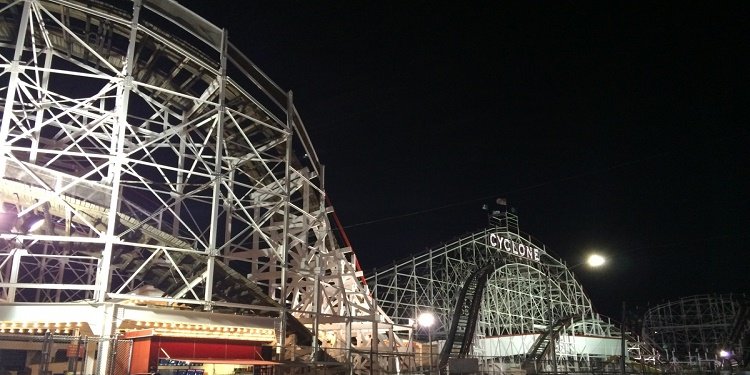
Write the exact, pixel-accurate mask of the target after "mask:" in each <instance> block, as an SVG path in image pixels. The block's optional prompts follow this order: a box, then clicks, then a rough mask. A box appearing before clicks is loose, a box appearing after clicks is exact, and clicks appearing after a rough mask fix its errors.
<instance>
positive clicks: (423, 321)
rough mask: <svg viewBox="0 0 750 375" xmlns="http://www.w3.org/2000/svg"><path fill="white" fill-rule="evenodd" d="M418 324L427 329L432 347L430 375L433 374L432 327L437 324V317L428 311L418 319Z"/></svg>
mask: <svg viewBox="0 0 750 375" xmlns="http://www.w3.org/2000/svg"><path fill="white" fill-rule="evenodd" d="M417 323H419V326H420V327H424V328H427V341H428V342H429V345H430V361H429V370H428V371H429V373H432V325H433V324H435V315H433V314H432V313H431V312H429V311H426V312H423V313H421V314H419V316H418V317H417Z"/></svg>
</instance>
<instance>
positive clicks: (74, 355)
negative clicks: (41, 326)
mask: <svg viewBox="0 0 750 375" xmlns="http://www.w3.org/2000/svg"><path fill="white" fill-rule="evenodd" d="M99 353H107V355H105V356H101V355H99ZM132 353H133V342H132V340H123V339H119V338H117V337H112V338H99V337H85V336H71V335H57V334H52V333H50V332H46V333H41V332H39V333H36V334H24V333H3V334H0V375H57V374H60V375H79V374H80V375H84V374H86V375H88V374H106V375H128V374H129V373H130V360H131V357H132Z"/></svg>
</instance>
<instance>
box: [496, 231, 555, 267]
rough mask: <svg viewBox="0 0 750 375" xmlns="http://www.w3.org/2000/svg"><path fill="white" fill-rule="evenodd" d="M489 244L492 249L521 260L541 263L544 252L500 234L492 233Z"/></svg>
mask: <svg viewBox="0 0 750 375" xmlns="http://www.w3.org/2000/svg"><path fill="white" fill-rule="evenodd" d="M487 244H488V245H489V246H490V247H492V248H495V249H498V250H500V251H503V252H506V253H508V254H513V255H515V256H518V257H521V258H526V259H530V260H533V261H535V262H538V261H539V257H540V256H541V254H542V253H543V252H544V251H542V250H540V249H539V248H538V247H535V246H532V245H527V244H524V243H521V242H516V241H513V240H512V239H510V238H506V237H503V236H501V235H500V234H498V233H490V234H489V235H488V236H487Z"/></svg>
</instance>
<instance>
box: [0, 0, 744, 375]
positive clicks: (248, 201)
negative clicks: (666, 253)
mask: <svg viewBox="0 0 750 375" xmlns="http://www.w3.org/2000/svg"><path fill="white" fill-rule="evenodd" d="M0 68H1V70H0V91H2V92H0V108H1V109H0V110H1V111H2V122H1V123H0V372H5V371H8V372H10V373H11V374H13V375H15V374H27V373H34V374H37V373H38V374H44V375H46V374H50V373H63V372H69V373H72V374H79V373H80V374H87V375H88V374H96V375H104V374H116V375H125V374H129V375H130V374H145V373H153V372H159V373H160V374H163V375H172V374H175V375H178V374H179V375H182V374H186V375H187V374H191V375H193V374H194V375H201V374H204V373H205V374H240V373H255V374H269V373H275V374H298V373H314V372H318V373H327V374H338V373H342V374H343V373H348V374H380V373H409V372H415V371H433V372H437V371H438V369H439V370H440V371H443V370H445V369H447V368H452V369H453V370H454V371H455V370H457V366H458V364H459V363H464V364H468V365H469V366H475V367H476V369H477V370H481V371H483V372H485V373H492V372H500V371H503V372H508V371H526V372H563V371H565V372H592V371H615V370H616V369H618V368H619V369H620V370H626V371H629V372H645V371H656V370H657V369H663V368H665V367H664V366H666V365H667V362H665V358H667V357H666V355H665V354H660V352H659V351H658V350H657V349H656V348H657V346H654V345H653V344H652V342H651V341H649V340H647V339H644V338H643V337H642V336H641V337H639V336H638V335H636V334H635V331H633V332H631V333H626V334H623V333H622V332H621V330H620V329H619V327H620V325H619V324H617V323H613V322H611V321H610V320H609V319H607V318H605V317H602V316H599V315H598V314H597V313H596V312H595V311H594V309H593V307H592V303H591V301H590V300H589V298H588V297H587V296H586V294H585V293H584V290H583V288H582V286H581V285H580V284H579V283H578V282H577V280H576V279H575V275H574V274H573V272H571V269H570V268H569V267H567V266H566V265H565V263H564V262H561V261H560V260H558V259H555V258H554V257H552V256H550V254H549V253H548V251H546V247H545V246H544V245H542V244H541V243H540V242H538V241H536V240H533V239H532V238H531V237H530V236H528V235H526V234H523V233H522V232H520V231H519V229H518V218H517V217H516V216H515V215H514V214H512V213H507V212H502V213H498V214H497V215H491V217H490V225H489V226H488V227H487V228H486V229H484V230H481V231H479V232H476V233H473V234H470V235H467V236H465V237H463V238H461V239H459V240H457V241H454V242H451V243H450V244H448V245H445V246H443V247H441V248H436V249H431V250H429V251H427V252H424V253H421V254H418V255H415V256H413V257H410V258H409V259H408V260H405V261H402V262H397V263H394V265H393V267H392V268H389V269H381V270H378V271H376V272H375V273H374V274H372V275H369V276H368V277H367V278H366V279H365V275H364V273H363V272H362V270H361V268H360V267H359V264H358V261H357V257H356V255H355V254H354V252H353V251H352V248H351V245H350V244H349V243H348V241H347V240H346V237H345V236H343V231H335V230H333V228H334V227H335V225H336V223H337V220H336V218H335V212H334V210H333V208H332V206H331V204H330V203H329V201H328V199H327V197H326V194H325V189H324V175H323V171H324V169H323V167H322V165H321V163H320V161H319V160H318V158H317V154H316V152H315V149H314V147H313V145H312V142H311V140H310V138H309V137H308V135H307V131H306V128H305V126H304V124H303V122H302V119H301V118H300V116H299V113H298V111H297V108H296V106H295V102H294V100H293V95H292V93H291V92H290V91H285V90H283V89H281V88H280V87H279V86H278V85H277V84H276V83H274V82H273V80H271V78H269V77H268V76H267V75H266V74H265V73H263V72H262V71H261V70H260V69H259V68H258V67H257V66H256V65H255V64H254V63H253V62H252V61H251V60H250V59H248V58H247V57H246V56H245V55H244V54H243V53H242V52H241V51H239V50H238V49H237V48H236V47H235V46H234V45H233V44H232V43H231V42H230V39H229V32H228V31H227V30H225V29H221V28H219V27H217V26H215V25H213V24H211V23H209V22H207V21H205V20H204V19H202V18H201V17H200V16H198V15H196V14H194V13H193V12H191V11H190V10H188V9H186V8H184V7H183V6H181V5H179V4H178V3H176V2H174V1H171V0H134V1H126V0H112V1H106V2H104V1H96V0H87V1H77V0H17V1H9V0H0ZM467 276H468V278H467ZM733 306H734V305H733ZM426 311H430V312H432V313H433V314H434V316H435V317H436V320H437V322H436V324H435V325H434V326H432V327H430V328H429V329H426V327H420V326H418V325H417V324H416V323H415V320H414V319H415V317H416V316H417V315H418V314H419V313H421V312H426ZM660 311H662V310H660ZM664 311H667V310H663V311H662V312H660V313H659V314H656V315H654V317H660V318H659V319H662V318H663V319H664V320H666V319H668V318H667V316H668V314H666V313H665V312H664ZM742 311H745V312H744V313H743V314H745V315H744V316H745V319H747V314H746V311H747V310H746V309H745V310H741V309H726V310H725V312H735V315H732V316H733V317H735V316H739V315H742V314H740V312H742ZM732 319H735V318H732ZM732 319H729V318H727V319H726V322H730V321H731V322H735V321H736V320H737V319H735V320H732ZM651 321H653V322H657V323H658V322H662V321H661V320H658V319H656V318H655V320H651ZM657 323H655V324H657ZM658 324H660V323H658ZM675 324H677V323H675ZM727 324H728V325H729V323H727ZM656 327H657V325H653V326H651V327H650V328H651V329H652V330H654V331H658V330H659V328H656ZM735 327H736V331H737V332H743V334H738V335H736V337H735V336H732V337H734V338H733V340H734V341H732V340H729V339H727V340H724V341H725V342H726V344H727V345H729V344H731V343H733V342H735V344H734V351H733V355H734V357H731V358H742V357H741V354H742V353H746V351H743V350H744V347H743V346H742V345H741V344H737V343H742V342H744V341H742V340H743V337H745V336H744V332H745V329H746V327H747V325H746V324H744V323H743V324H739V323H737V324H736V325H735ZM737 327H738V328H737ZM644 332H646V331H644ZM675 332H678V330H677V328H675ZM717 332H718V331H717ZM675 335H677V334H676V333H675ZM660 337H661V336H660ZM670 337H671V336H670ZM675 337H677V336H675ZM680 337H682V336H680ZM727 337H728V336H727ZM662 338H663V339H664V340H665V342H668V340H667V339H668V338H669V337H667V336H663V337H662ZM673 341H674V342H680V343H682V342H685V340H681V339H676V340H673ZM669 342H671V341H669ZM677 348H678V346H677V345H676V344H675V346H673V347H670V349H675V350H677ZM679 348H682V346H680V347H679ZM685 348H688V350H694V348H695V346H694V345H692V346H690V345H689V346H685ZM623 349H624V352H623ZM680 350H681V349H680ZM706 350H708V349H706ZM678 351H679V350H678ZM467 358H473V359H474V360H471V361H468V362H466V361H464V362H461V361H462V360H465V359H467ZM706 358H707V357H706V356H705V355H702V357H701V360H706ZM727 358H730V357H727ZM669 359H670V360H672V361H677V360H680V361H693V360H694V359H695V356H691V357H684V356H681V355H680V354H679V353H678V352H677V351H676V352H675V353H674V354H672V355H671V356H670V357H669ZM618 365H619V366H625V368H624V369H623V368H622V367H617V366H618ZM737 366H740V364H738V365H737ZM188 371H190V372H188Z"/></svg>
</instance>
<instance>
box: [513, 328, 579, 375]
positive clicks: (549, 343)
mask: <svg viewBox="0 0 750 375" xmlns="http://www.w3.org/2000/svg"><path fill="white" fill-rule="evenodd" d="M571 324H573V317H572V316H565V317H562V318H559V319H557V320H555V321H554V322H552V324H551V325H550V326H549V327H548V328H547V329H546V330H545V331H544V332H543V333H542V334H540V335H539V337H538V338H537V339H536V341H535V342H534V345H532V346H531V349H529V351H528V352H527V353H526V360H525V361H524V364H523V368H525V369H526V371H527V372H533V371H534V370H535V369H537V368H540V367H541V365H542V363H541V362H542V360H543V358H545V357H548V356H549V354H550V350H552V348H554V342H555V340H557V339H558V338H559V337H560V334H561V333H562V332H564V331H565V330H566V329H567V328H568V327H570V325H571Z"/></svg>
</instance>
